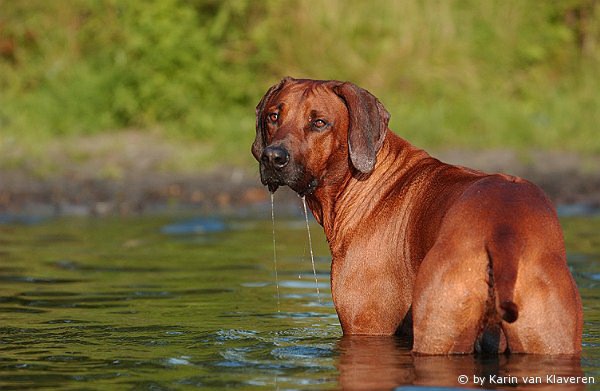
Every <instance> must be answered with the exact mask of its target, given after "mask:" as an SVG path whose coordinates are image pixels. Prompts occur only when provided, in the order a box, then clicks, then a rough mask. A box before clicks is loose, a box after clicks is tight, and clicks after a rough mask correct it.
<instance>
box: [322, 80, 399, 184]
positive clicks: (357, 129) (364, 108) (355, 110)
mask: <svg viewBox="0 0 600 391" xmlns="http://www.w3.org/2000/svg"><path fill="white" fill-rule="evenodd" d="M333 90H334V92H335V93H336V94H337V95H338V96H339V97H340V98H342V99H343V101H344V102H345V103H346V107H347V108H348V115H349V119H350V123H349V126H348V150H349V152H350V160H351V161H352V165H353V166H354V167H355V168H356V169H357V170H358V171H360V172H362V173H365V174H368V173H370V172H371V171H373V168H375V163H376V161H377V151H379V148H381V145H382V144H383V140H384V139H385V134H386V131H387V126H388V122H389V121H390V113H388V111H387V110H386V109H385V107H383V105H382V104H381V102H379V100H377V98H375V97H374V96H373V95H371V93H370V92H369V91H367V90H364V89H362V88H360V87H357V86H356V85H354V84H352V83H342V84H339V85H337V86H335V87H333Z"/></svg>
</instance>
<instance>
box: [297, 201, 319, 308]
mask: <svg viewBox="0 0 600 391" xmlns="http://www.w3.org/2000/svg"><path fill="white" fill-rule="evenodd" d="M302 206H304V218H305V219H306V233H307V234H308V248H309V249H310V262H311V263H312V270H313V275H314V276H315V287H316V288H317V298H318V299H319V303H320V302H321V294H320V293H319V281H318V280H317V271H316V270H315V257H314V255H313V249H312V239H311V238H310V228H309V226H308V212H307V211H306V198H304V196H302Z"/></svg>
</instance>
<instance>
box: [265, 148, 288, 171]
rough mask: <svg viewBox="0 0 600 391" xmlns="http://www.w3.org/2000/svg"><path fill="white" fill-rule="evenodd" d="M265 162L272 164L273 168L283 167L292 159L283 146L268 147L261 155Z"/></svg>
mask: <svg viewBox="0 0 600 391" xmlns="http://www.w3.org/2000/svg"><path fill="white" fill-rule="evenodd" d="M260 160H261V161H262V162H263V163H265V164H270V165H271V166H273V168H277V169H279V168H283V167H285V166H286V165H287V164H288V162H289V161H290V154H289V153H288V151H286V150H285V148H282V147H273V146H272V147H266V148H265V149H264V151H263V153H262V156H261V157H260Z"/></svg>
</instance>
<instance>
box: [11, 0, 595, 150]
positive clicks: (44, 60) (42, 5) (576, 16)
mask: <svg viewBox="0 0 600 391" xmlns="http://www.w3.org/2000/svg"><path fill="white" fill-rule="evenodd" d="M285 75H291V76H294V77H310V78H318V79H340V80H350V81H353V82H355V83H357V84H358V85H360V86H362V87H365V88H367V89H368V90H370V91H371V92H372V93H374V94H375V95H376V96H378V97H379V98H380V99H381V100H382V101H383V102H384V104H385V105H386V107H387V108H388V110H389V111H390V112H391V113H392V122H391V126H390V127H391V128H392V129H394V130H395V131H396V132H397V133H399V134H400V135H402V136H404V137H405V138H407V139H409V140H411V141H412V142H414V143H416V144H417V145H422V146H426V147H436V148H444V147H471V148H480V147H509V148H551V149H568V150H574V151H581V152H593V153H598V152H600V131H599V130H598V126H599V124H600V4H599V2H598V1H596V0H562V1H537V0H483V1H481V0H403V1H380V0H372V1H368V2H365V1H361V0H329V1H317V0H314V1H297V2H289V1H274V0H270V1H269V0H265V1H252V0H230V1H219V0H188V1H183V0H124V1H121V0H71V1H47V0H28V1H14V0H0V131H1V132H2V133H4V134H12V135H15V136H18V135H28V137H37V136H39V137H42V136H48V135H50V136H56V135H78V134H92V133H97V132H103V131H119V130H121V129H126V128H128V129H131V128H134V129H139V130H142V131H145V130H156V129H161V131H163V132H164V133H165V134H167V135H172V136H174V137H181V136H184V137H190V138H193V139H199V140H201V141H202V142H204V143H207V144H209V145H214V146H215V148H216V149H218V150H219V154H223V156H237V155H243V156H246V155H249V154H248V153H247V150H248V148H249V143H250V142H251V140H252V138H253V127H254V119H253V116H254V109H253V108H254V106H255V104H256V103H257V102H258V100H259V99H260V97H261V96H262V94H263V93H264V92H265V91H266V89H267V88H268V87H269V86H270V85H271V84H273V83H275V82H276V81H277V80H278V79H279V78H281V77H282V76H285ZM32 135H33V136H32Z"/></svg>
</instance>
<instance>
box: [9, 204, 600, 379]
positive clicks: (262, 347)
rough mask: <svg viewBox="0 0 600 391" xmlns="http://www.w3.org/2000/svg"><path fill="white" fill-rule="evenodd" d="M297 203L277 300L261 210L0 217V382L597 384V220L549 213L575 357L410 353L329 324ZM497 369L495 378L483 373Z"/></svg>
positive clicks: (322, 268)
mask: <svg viewBox="0 0 600 391" xmlns="http://www.w3.org/2000/svg"><path fill="white" fill-rule="evenodd" d="M300 211H301V210H300V209H299V208H298V210H297V212H294V215H293V216H292V217H289V218H285V219H283V218H281V219H278V218H277V217H276V238H277V240H276V242H277V253H278V277H279V291H280V312H278V311H277V297H276V286H275V273H274V270H273V249H272V241H271V240H272V238H271V221H270V212H269V211H265V213H264V214H260V217H261V218H259V219H257V218H256V216H254V217H253V218H250V217H244V218H242V217H237V218H220V217H210V218H209V217H193V216H182V215H178V216H171V217H169V216H160V217H156V216H154V217H152V216H146V217H136V218H120V219H117V218H102V219H85V218H60V219H35V218H10V217H8V216H3V217H0V222H1V223H0V282H1V283H0V313H1V315H0V316H1V322H0V388H1V389H23V388H27V389H34V388H46V389H57V388H61V389H77V390H84V389H98V390H102V389H106V390H113V389H140V390H167V389H194V388H204V389H223V388H237V389H250V390H251V389H265V388H266V389H279V390H287V389H341V388H343V389H393V388H394V387H399V388H398V389H399V390H412V389H415V387H421V386H425V387H428V389H435V386H445V387H467V386H473V380H474V377H473V376H478V378H485V379H486V384H485V385H486V386H488V387H490V388H505V389H506V388H508V389H515V388H526V389H529V388H530V386H528V385H525V384H524V383H523V380H522V377H523V376H540V378H543V381H546V376H547V375H557V376H564V375H574V376H588V377H591V379H592V380H595V381H596V383H598V382H600V218H598V217H565V218H563V219H562V224H563V227H564V229H565V237H566V241H567V248H568V253H569V257H568V258H569V264H570V266H571V268H572V271H573V273H574V275H575V278H576V280H577V284H578V286H579V289H580V291H581V294H582V297H583V303H584V311H585V326H584V347H583V354H582V357H581V359H573V358H569V357H544V356H541V357H539V356H527V355H512V356H508V357H507V356H501V357H488V358H480V357H474V356H470V355H468V356H454V357H413V356H412V355H411V354H410V351H409V349H408V348H407V345H406V342H405V341H402V340H398V339H395V338H364V337H363V338H357V337H355V338H343V337H342V334H341V330H340V327H339V323H338V320H337V317H336V315H335V311H334V309H333V306H332V303H331V296H330V293H331V292H330V287H329V274H328V271H329V267H330V257H329V252H328V248H327V245H326V243H325V241H324V238H323V234H322V230H321V228H320V227H319V226H317V225H316V224H314V223H313V224H312V226H311V227H312V234H313V235H312V236H313V241H314V243H313V247H314V250H315V255H316V258H315V263H316V268H317V277H318V280H319V288H320V292H321V300H320V301H319V298H318V297H317V295H316V292H315V281H314V276H313V273H312V267H311V263H310V258H309V252H308V246H307V241H306V228H305V226H304V224H305V223H304V217H303V215H301V213H300ZM276 216H277V214H276ZM540 316H544V314H540ZM459 375H466V376H467V379H468V383H467V384H466V385H465V386H461V385H460V384H459V383H458V381H457V379H458V376H459ZM511 376H514V377H515V378H517V379H518V380H519V383H520V385H519V386H518V387H515V386H516V384H512V383H511V381H512V380H513V379H512V377H511ZM501 377H503V379H504V377H505V380H506V382H505V383H506V384H503V385H502V384H489V381H491V380H495V381H496V382H497V381H498V379H500V378H501ZM557 387H558V388H557ZM583 387H585V386H583V385H577V386H575V387H571V388H570V389H582V388H583ZM551 388H552V389H569V388H567V387H564V386H552V387H551ZM533 389H543V386H541V388H540V386H536V387H534V388H533ZM588 389H600V385H599V384H596V385H593V386H588Z"/></svg>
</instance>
